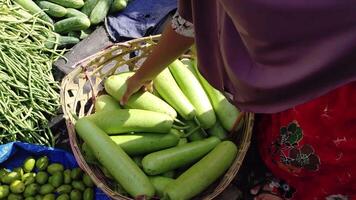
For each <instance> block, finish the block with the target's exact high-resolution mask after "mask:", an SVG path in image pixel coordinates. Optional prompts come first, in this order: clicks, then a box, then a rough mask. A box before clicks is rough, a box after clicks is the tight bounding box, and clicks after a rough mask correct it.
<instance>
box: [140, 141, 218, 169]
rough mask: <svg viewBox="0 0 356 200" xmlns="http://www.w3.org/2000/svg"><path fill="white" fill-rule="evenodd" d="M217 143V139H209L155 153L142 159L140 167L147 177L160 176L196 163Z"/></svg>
mask: <svg viewBox="0 0 356 200" xmlns="http://www.w3.org/2000/svg"><path fill="white" fill-rule="evenodd" d="M219 143H220V140H219V138H217V137H210V138H207V139H204V140H200V141H195V142H191V143H188V144H185V145H181V146H176V147H172V148H169V149H164V150H161V151H157V152H154V153H151V154H148V155H146V156H145V157H144V158H143V159H142V166H143V169H144V171H145V172H146V174H148V175H157V174H161V173H164V172H167V171H170V170H174V169H177V168H179V167H181V166H184V165H187V164H192V163H194V162H196V161H197V160H198V159H200V158H202V157H203V156H204V155H206V154H207V153H208V152H209V151H211V150H212V149H213V148H214V147H215V146H216V145H217V144H219Z"/></svg>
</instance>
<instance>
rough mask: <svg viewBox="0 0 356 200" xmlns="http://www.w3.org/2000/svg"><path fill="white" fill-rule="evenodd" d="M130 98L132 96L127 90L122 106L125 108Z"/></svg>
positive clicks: (121, 101) (122, 99)
mask: <svg viewBox="0 0 356 200" xmlns="http://www.w3.org/2000/svg"><path fill="white" fill-rule="evenodd" d="M130 96H131V94H130V93H129V92H128V91H127V90H126V92H125V94H124V96H122V98H121V100H120V105H121V106H124V105H125V104H126V103H127V101H128V99H129V98H130Z"/></svg>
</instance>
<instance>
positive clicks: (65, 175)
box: [63, 169, 72, 184]
mask: <svg viewBox="0 0 356 200" xmlns="http://www.w3.org/2000/svg"><path fill="white" fill-rule="evenodd" d="M63 182H64V184H69V183H71V182H72V177H71V170H70V169H66V170H64V172H63Z"/></svg>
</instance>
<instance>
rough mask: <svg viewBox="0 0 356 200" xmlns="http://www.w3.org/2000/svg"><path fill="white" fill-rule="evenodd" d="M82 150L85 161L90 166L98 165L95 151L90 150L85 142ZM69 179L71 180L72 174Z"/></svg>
mask: <svg viewBox="0 0 356 200" xmlns="http://www.w3.org/2000/svg"><path fill="white" fill-rule="evenodd" d="M81 150H82V154H83V157H84V159H85V161H87V162H88V163H90V164H97V160H96V158H95V155H94V153H93V150H91V149H90V147H89V146H88V145H87V143H85V142H83V144H82V148H81ZM69 178H70V172H69ZM69 182H71V181H69Z"/></svg>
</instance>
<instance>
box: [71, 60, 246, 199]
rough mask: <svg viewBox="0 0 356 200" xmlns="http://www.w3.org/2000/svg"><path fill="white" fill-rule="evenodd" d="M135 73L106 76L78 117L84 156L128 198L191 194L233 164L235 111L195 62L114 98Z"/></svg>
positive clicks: (180, 63)
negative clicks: (144, 88) (100, 92)
mask: <svg viewBox="0 0 356 200" xmlns="http://www.w3.org/2000/svg"><path fill="white" fill-rule="evenodd" d="M132 75H133V72H127V73H121V74H117V75H112V76H110V77H108V78H107V79H106V80H105V83H104V87H105V91H106V93H107V94H103V95H101V96H98V97H97V98H96V99H95V105H94V108H95V112H94V113H92V114H90V115H88V116H85V117H82V118H80V119H78V120H77V121H76V124H75V128H76V131H77V133H78V135H79V136H80V138H81V139H82V140H83V141H84V143H83V145H82V148H81V151H82V154H83V156H84V158H85V160H86V161H87V162H88V163H90V164H94V165H97V166H99V167H100V168H101V169H102V171H103V173H104V174H105V175H106V176H107V177H108V178H110V179H112V180H113V181H116V183H117V185H118V187H117V189H118V192H120V193H121V194H125V195H128V196H131V197H134V198H139V197H142V196H144V197H146V199H151V198H153V197H155V199H157V198H159V199H164V200H186V199H191V198H193V197H195V196H197V195H199V194H200V193H201V192H203V191H204V190H205V189H207V188H208V187H209V185H211V184H212V183H213V182H215V181H216V180H218V179H219V178H220V177H221V176H222V175H223V174H224V173H225V172H226V171H227V170H228V169H229V168H230V167H231V165H232V164H233V162H234V160H235V158H236V156H237V152H238V150H237V147H236V145H235V144H234V143H233V142H232V141H229V140H228V138H229V137H228V136H229V135H228V133H229V132H236V131H237V129H238V128H239V127H240V125H241V121H240V120H239V119H240V118H241V113H240V112H239V110H238V109H237V108H236V107H235V106H234V105H233V104H231V103H230V102H229V101H228V99H227V98H226V97H225V96H224V94H222V93H221V92H220V91H218V90H216V89H215V88H213V87H212V86H211V85H210V84H209V83H208V82H207V81H206V80H205V79H204V78H203V77H202V76H201V75H200V73H199V71H198V68H197V66H196V63H195V61H194V60H189V59H183V60H176V61H174V62H173V63H171V64H170V65H169V66H168V68H166V69H165V70H164V71H163V72H161V73H160V74H159V75H158V76H157V77H156V78H155V79H154V80H153V86H154V91H153V92H149V91H138V92H136V93H135V94H133V95H132V96H131V97H130V99H129V100H128V102H127V104H126V105H124V107H121V105H120V104H119V101H120V99H121V98H122V96H123V94H124V92H125V90H126V80H127V79H128V78H129V77H130V76H132Z"/></svg>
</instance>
